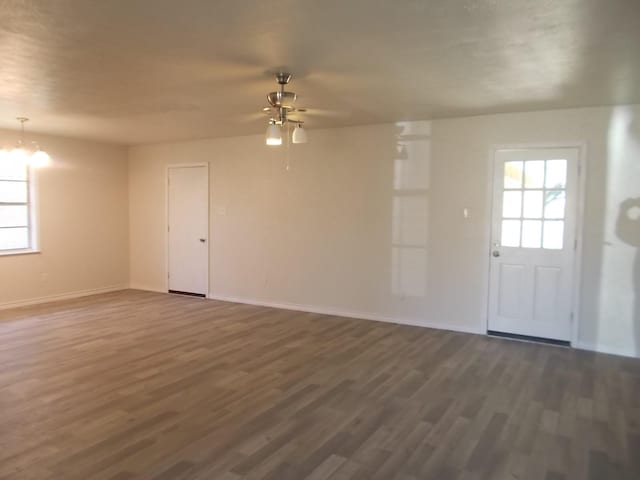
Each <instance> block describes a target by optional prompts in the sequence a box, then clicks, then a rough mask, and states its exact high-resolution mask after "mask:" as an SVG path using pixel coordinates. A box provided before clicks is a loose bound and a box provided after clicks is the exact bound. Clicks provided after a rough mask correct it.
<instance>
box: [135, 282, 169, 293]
mask: <svg viewBox="0 0 640 480" xmlns="http://www.w3.org/2000/svg"><path fill="white" fill-rule="evenodd" d="M128 288H129V289H131V290H144V291H145V292H158V293H168V292H167V290H166V289H162V288H158V287H150V286H148V285H141V284H139V283H131V284H129V287H128Z"/></svg>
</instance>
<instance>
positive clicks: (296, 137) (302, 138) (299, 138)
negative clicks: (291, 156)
mask: <svg viewBox="0 0 640 480" xmlns="http://www.w3.org/2000/svg"><path fill="white" fill-rule="evenodd" d="M291 141H292V142H293V143H307V131H306V130H305V129H304V128H303V127H302V124H300V123H299V124H297V125H296V128H294V129H293V135H292V136H291Z"/></svg>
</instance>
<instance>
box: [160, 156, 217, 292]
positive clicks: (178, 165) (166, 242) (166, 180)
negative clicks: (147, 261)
mask: <svg viewBox="0 0 640 480" xmlns="http://www.w3.org/2000/svg"><path fill="white" fill-rule="evenodd" d="M189 167H205V168H206V169H207V286H206V288H207V290H206V294H205V298H209V285H210V284H211V243H212V242H211V211H210V210H211V168H210V167H209V162H197V163H187V162H185V163H169V164H167V166H166V169H165V174H164V199H165V201H164V208H165V210H164V225H165V227H164V265H165V266H164V270H165V275H164V291H165V292H166V293H168V292H169V171H170V170H171V169H172V168H189Z"/></svg>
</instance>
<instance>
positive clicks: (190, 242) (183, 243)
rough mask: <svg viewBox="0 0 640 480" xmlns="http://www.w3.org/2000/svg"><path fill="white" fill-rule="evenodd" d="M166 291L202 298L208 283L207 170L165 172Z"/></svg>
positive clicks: (194, 169)
mask: <svg viewBox="0 0 640 480" xmlns="http://www.w3.org/2000/svg"><path fill="white" fill-rule="evenodd" d="M168 182H169V185H168V191H169V198H168V202H169V205H168V217H169V225H168V229H169V272H168V274H169V291H170V292H180V293H191V294H197V295H202V296H205V295H206V293H207V290H208V283H209V242H208V236H209V169H208V167H206V166H197V167H170V168H169V170H168Z"/></svg>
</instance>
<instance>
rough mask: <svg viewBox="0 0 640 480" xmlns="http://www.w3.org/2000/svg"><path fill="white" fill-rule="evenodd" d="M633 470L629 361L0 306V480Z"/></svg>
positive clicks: (434, 334)
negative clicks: (2, 307) (1, 309)
mask: <svg viewBox="0 0 640 480" xmlns="http://www.w3.org/2000/svg"><path fill="white" fill-rule="evenodd" d="M241 478H246V479H273V480H287V479H293V480H303V479H308V480H323V479H333V480H346V479H384V480H393V479H397V480H416V479H437V480H446V479H460V480H462V479H464V480H472V479H492V480H494V479H496V480H501V479H526V480H528V479H540V480H562V479H565V480H569V479H571V480H574V479H612V480H638V479H640V361H639V360H632V359H625V358H620V357H614V356H607V355H598V354H592V353H587V352H580V351H573V350H569V349H565V348H559V347H551V346H542V345H534V344H527V343H519V342H514V341H509V340H501V339H491V338H487V337H483V336H479V335H469V334H462V333H453V332H446V331H439V330H430V329H422V328H416V327H408V326H399V325H394V324H385V323H378V322H371V321H366V320H353V319H345V318H338V317H331V316H325V315H317V314H307V313H297V312H291V311H283V310H275V309H268V308H261V307H254V306H247V305H238V304H231V303H223V302H215V301H209V300H202V299H196V298H188V297H180V296H170V295H162V294H154V293H148V292H140V291H131V290H130V291H125V292H117V293H112V294H105V295H98V296H94V297H87V298H84V299H79V300H72V301H65V302H60V303H55V304H48V305H44V306H37V307H28V308H22V309H15V310H9V311H4V312H0V479H3V480H4V479H11V480H23V479H29V480H36V479H37V480H53V479H55V480H76V479H78V480H89V479H90V480H130V479H145V480H194V479H207V480H209V479H216V480H217V479H220V480H237V479H241Z"/></svg>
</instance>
